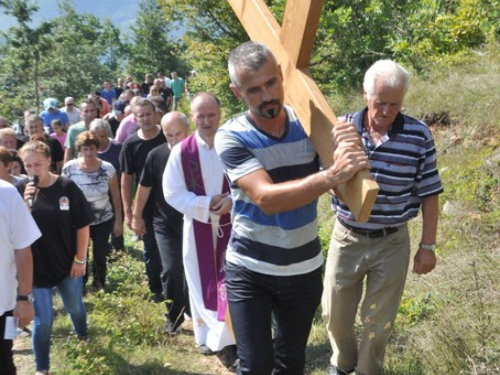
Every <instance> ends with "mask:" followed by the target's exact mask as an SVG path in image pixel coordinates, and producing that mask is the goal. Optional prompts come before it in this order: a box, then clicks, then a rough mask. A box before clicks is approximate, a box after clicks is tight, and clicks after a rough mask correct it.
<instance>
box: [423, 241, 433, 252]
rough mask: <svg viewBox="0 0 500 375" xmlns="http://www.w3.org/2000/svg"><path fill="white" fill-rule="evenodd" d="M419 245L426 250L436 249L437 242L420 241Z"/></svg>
mask: <svg viewBox="0 0 500 375" xmlns="http://www.w3.org/2000/svg"><path fill="white" fill-rule="evenodd" d="M419 247H420V248H421V249H424V250H429V251H436V244H435V243H433V244H425V243H422V242H420V245H419Z"/></svg>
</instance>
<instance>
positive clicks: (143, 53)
mask: <svg viewBox="0 0 500 375" xmlns="http://www.w3.org/2000/svg"><path fill="white" fill-rule="evenodd" d="M139 5H140V11H139V13H138V14H137V18H136V21H135V23H134V25H133V26H132V28H131V29H132V31H133V43H132V45H131V48H130V55H129V59H128V64H127V71H128V73H129V74H130V75H132V76H133V77H134V78H135V79H142V78H143V76H144V74H147V73H151V74H154V73H156V72H158V71H163V72H165V75H167V76H168V74H169V72H171V71H173V70H176V71H178V72H179V75H184V74H185V73H186V72H187V70H188V69H187V66H186V64H185V63H184V59H185V46H184V45H183V44H182V43H180V42H177V43H175V42H174V41H173V40H172V39H171V38H170V37H169V32H170V31H171V30H172V27H171V23H170V22H169V21H168V20H167V17H166V15H165V14H164V12H163V10H162V8H161V7H159V6H158V3H157V1H156V0H141V1H140V3H139Z"/></svg>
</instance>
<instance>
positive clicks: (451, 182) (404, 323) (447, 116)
mask: <svg viewBox="0 0 500 375" xmlns="http://www.w3.org/2000/svg"><path fill="white" fill-rule="evenodd" d="M499 87H500V49H499V48H498V47H496V48H490V49H488V50H484V51H481V52H480V53H477V54H474V55H473V56H472V57H470V58H468V59H467V60H466V61H461V63H460V64H459V63H456V64H447V65H444V64H443V65H439V66H436V67H435V70H434V71H433V72H431V73H430V74H428V75H427V76H426V77H417V78H414V79H413V81H412V85H411V88H410V92H409V94H408V96H407V100H406V102H405V111H406V113H408V114H410V115H413V116H415V117H418V118H426V119H428V120H429V121H430V122H431V123H432V129H433V132H434V135H435V139H436V144H437V148H438V153H439V160H438V162H439V170H440V173H441V176H442V179H443V183H444V187H445V193H444V194H443V195H442V196H441V218H440V223H439V232H438V250H437V254H438V258H439V260H438V266H437V268H436V270H435V271H434V272H432V273H431V274H429V275H426V276H417V275H414V274H411V273H410V274H409V276H408V282H407V285H406V291H405V294H404V297H403V301H402V304H401V307H400V313H399V316H398V319H397V324H396V328H395V332H394V335H393V337H392V339H391V342H390V345H389V347H388V351H387V357H386V364H387V374H390V375H424V374H425V375H438V374H439V375H448V374H481V375H487V374H490V375H493V374H500V323H499V322H500V319H499V314H500V309H499V308H498V306H499V305H500V272H498V269H499V268H500V265H499V260H500V239H499V237H500V231H499V222H500V203H499V202H500V200H499V192H500V185H499V181H500V152H499V151H498V146H499V145H500V141H499V138H498V135H499V134H500V132H499V130H500V105H499V104H500V89H499ZM331 102H332V106H333V108H334V110H335V112H336V113H339V114H340V113H343V112H346V111H350V110H355V109H358V108H359V107H360V106H361V105H362V100H361V99H360V95H359V94H358V93H352V94H351V95H346V96H344V97H342V98H331ZM320 220H321V229H320V234H321V236H322V240H323V243H324V245H325V246H326V245H327V244H328V239H329V232H330V229H331V225H332V223H333V218H332V214H331V212H330V209H329V204H328V199H327V198H326V197H322V199H321V200H320ZM411 233H412V241H413V245H414V246H413V248H415V247H416V245H417V243H418V241H419V236H420V223H419V219H417V220H414V221H413V222H412V223H411ZM140 248H141V246H140V243H131V242H128V251H127V254H125V255H124V256H123V257H121V258H120V259H119V261H117V262H115V263H112V264H111V267H110V272H109V279H110V285H109V291H107V292H106V293H102V292H100V293H97V294H89V295H88V296H87V297H86V305H87V307H88V310H89V313H90V315H89V323H90V334H91V337H92V342H91V343H90V344H89V345H81V344H78V343H77V342H76V340H75V339H74V338H73V337H69V338H68V334H67V333H68V332H69V330H70V326H69V322H68V319H67V318H66V316H64V314H63V313H62V309H61V308H60V307H58V309H57V312H58V316H57V320H56V325H55V327H54V344H53V351H52V362H53V368H54V370H56V371H55V373H56V374H57V375H63V374H71V375H76V374H93V375H96V374H141V375H142V374H144V375H147V374H151V375H153V374H184V375H187V374H226V373H227V371H226V370H225V369H224V367H223V366H222V365H221V363H220V361H219V360H218V359H217V358H216V357H203V356H201V355H199V354H197V352H196V347H195V345H194V340H193V337H192V336H191V335H192V331H191V330H190V329H189V325H187V326H186V329H185V330H184V334H183V335H180V336H178V337H175V338H167V337H165V336H164V335H163V334H162V324H163V318H162V313H163V309H162V307H161V306H160V305H154V304H151V303H149V302H146V301H144V295H145V294H146V292H147V286H146V284H145V280H144V273H143V264H142V261H141V260H140V252H139V250H138V249H140ZM16 346H17V347H18V348H19V351H18V353H17V356H16V357H17V361H18V363H19V364H21V366H22V369H21V371H20V374H21V375H25V374H32V373H33V372H34V370H33V361H32V358H31V356H30V351H29V350H27V349H25V350H23V348H30V343H29V340H28V339H21V340H18V342H17V343H16ZM306 354H307V371H306V373H307V374H312V375H319V374H324V370H325V368H326V366H327V364H328V360H329V355H330V346H329V344H328V340H327V336H326V333H325V329H324V324H323V323H322V322H321V319H320V312H319V311H318V315H317V320H316V322H315V324H314V326H313V329H312V333H311V337H310V344H309V346H308V349H307V353H306Z"/></svg>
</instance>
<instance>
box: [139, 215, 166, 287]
mask: <svg viewBox="0 0 500 375" xmlns="http://www.w3.org/2000/svg"><path fill="white" fill-rule="evenodd" d="M143 219H144V223H145V224H146V233H144V235H143V236H142V242H143V243H144V263H145V264H146V274H147V275H148V283H149V290H150V291H151V293H162V289H163V288H162V285H161V277H160V275H161V258H160V253H159V251H158V245H157V244H156V239H155V233H154V229H153V220H152V218H149V217H143Z"/></svg>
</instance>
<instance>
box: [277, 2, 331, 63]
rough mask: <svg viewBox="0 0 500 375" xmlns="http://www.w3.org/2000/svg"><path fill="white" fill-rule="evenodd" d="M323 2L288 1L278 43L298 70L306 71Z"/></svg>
mask: <svg viewBox="0 0 500 375" xmlns="http://www.w3.org/2000/svg"><path fill="white" fill-rule="evenodd" d="M323 4H324V0H288V1H287V3H286V8H285V14H284V16H283V22H282V24H281V33H280V41H281V44H282V45H283V47H284V48H285V50H286V51H287V52H288V55H289V56H290V59H291V60H292V63H293V64H294V65H295V66H296V67H297V68H298V69H307V68H308V67H309V60H311V54H312V50H313V46H314V40H315V39H316V30H317V29H318V25H319V19H320V17H321V10H322V9H323Z"/></svg>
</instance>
